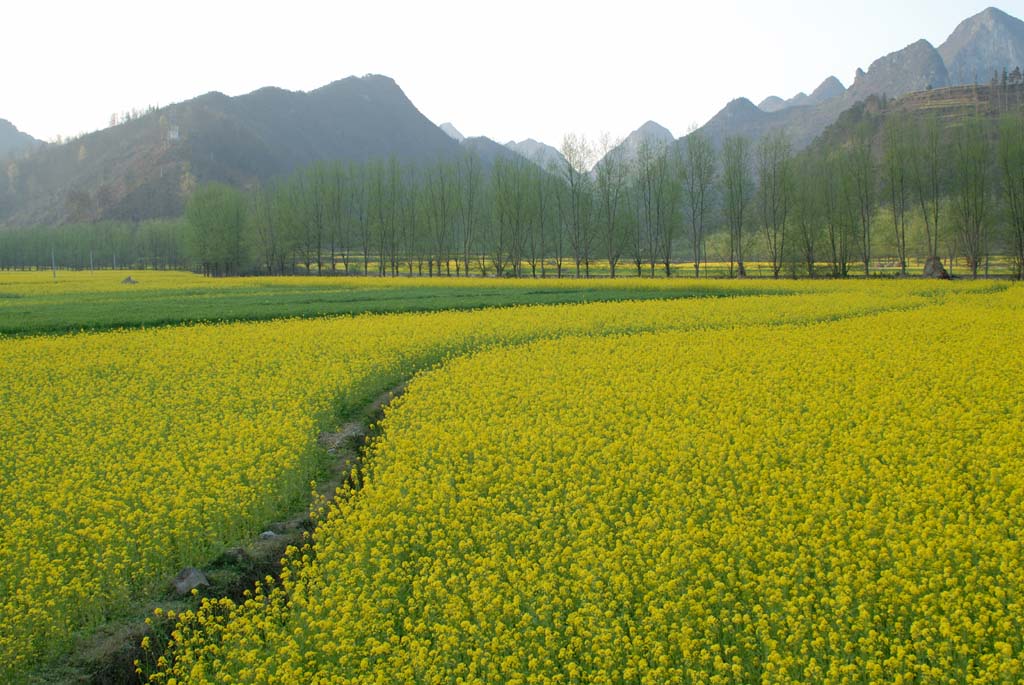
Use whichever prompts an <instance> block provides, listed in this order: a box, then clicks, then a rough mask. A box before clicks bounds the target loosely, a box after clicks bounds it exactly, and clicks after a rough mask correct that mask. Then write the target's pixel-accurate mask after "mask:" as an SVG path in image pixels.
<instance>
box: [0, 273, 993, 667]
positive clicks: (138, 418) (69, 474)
mask: <svg viewBox="0 0 1024 685" xmlns="http://www.w3.org/2000/svg"><path fill="white" fill-rule="evenodd" d="M168 278H170V279H172V280H173V279H174V278H175V277H171V276H169V277H168ZM83 287H85V286H83ZM804 289H805V290H808V294H802V295H776V296H758V297H733V298H725V299H699V300H698V299H691V300H679V301H648V302H644V303H600V304H589V305H566V306H546V307H517V308H509V309H499V310H482V311H472V312H440V313H430V314H401V315H366V316H358V317H340V318H322V319H312V320H283V321H272V322H264V323H235V324H221V325H196V326H187V327H168V328H160V329H152V330H122V331H112V332H105V333H90V334H78V335H66V336H41V337H25V338H15V339H6V340H0V501H2V502H3V507H2V508H0V681H9V680H11V679H12V678H13V674H17V673H22V672H24V670H25V669H27V668H29V667H31V666H32V665H34V664H38V663H39V662H40V660H42V659H45V658H47V657H48V656H51V655H53V654H55V653H59V652H61V651H64V650H66V649H67V648H68V645H69V644H70V640H71V638H72V637H73V636H74V635H75V634H76V633H80V632H82V631H87V630H89V629H90V628H92V627H94V626H96V625H99V624H101V623H103V622H104V621H107V620H109V619H110V618H112V617H117V616H118V615H119V613H120V612H121V611H122V610H123V607H124V606H125V604H126V603H130V602H132V601H133V600H136V599H139V598H145V597H152V596H153V595H154V593H158V592H160V591H162V590H163V588H165V587H166V586H167V584H168V581H169V579H170V578H171V577H172V576H173V575H174V574H175V573H176V572H177V571H178V570H179V569H181V568H182V567H183V566H185V565H201V564H203V563H204V562H207V561H209V560H210V559H212V558H214V557H215V556H217V555H218V554H219V553H220V552H222V551H223V550H224V549H225V548H226V547H228V546H231V545H234V544H238V543H239V542H243V541H245V540H247V539H251V536H252V535H254V534H255V533H257V532H258V531H259V530H261V526H264V525H266V524H267V523H268V522H270V521H273V520H275V517H278V516H281V515H282V514H283V513H286V512H288V511H294V510H296V509H299V508H301V507H302V506H303V505H304V503H305V502H306V501H307V500H308V497H309V492H310V480H311V478H312V477H313V476H314V474H315V473H316V471H317V467H318V462H319V460H320V455H318V453H317V452H316V450H315V449H314V445H315V438H316V434H317V431H318V430H319V429H321V428H323V427H327V426H330V422H331V417H332V415H333V412H334V411H335V410H336V409H337V408H338V407H353V406H359V405H360V404H361V403H363V402H365V401H367V400H368V399H369V398H372V397H373V396H375V395H376V394H378V393H379V392H381V391H382V390H384V389H386V388H388V387H391V386H392V385H393V384H395V383H396V382H398V381H400V380H402V379H404V378H407V377H408V376H410V375H411V374H413V373H414V372H415V371H417V370H419V369H423V368H426V367H430V366H431V365H433V364H436V363H438V362H441V361H442V360H444V359H446V358H451V357H455V356H458V355H461V354H464V353H467V352H472V351H474V350H479V349H481V348H485V347H488V346H492V345H496V344H497V345H510V344H517V343H523V342H526V341H530V340H535V339H538V338H555V337H561V336H585V337H586V336H599V335H607V334H615V333H630V332H639V331H657V330H675V329H713V328H729V329H730V330H735V331H742V330H743V329H745V328H746V327H751V326H757V325H762V324H793V323H802V322H812V321H819V320H826V319H831V318H841V317H848V316H854V315H859V314H865V313H868V312H876V311H883V310H893V309H901V310H912V309H915V308H919V307H922V306H928V305H929V304H930V303H932V302H935V301H937V300H938V299H944V298H946V297H947V295H948V297H953V298H954V299H955V298H957V297H965V298H977V299H985V298H988V297H992V296H991V295H982V294H976V295H955V294H953V292H954V291H953V290H952V289H949V288H946V287H941V288H938V289H937V288H936V286H934V285H927V286H925V285H913V284H875V285H870V286H858V287H854V288H840V287H835V286H831V285H829V286H825V285H815V286H813V288H812V287H810V286H808V287H805V288H804ZM815 290H818V291H820V292H814V291H815ZM961 290H963V291H964V292H971V291H972V290H973V289H972V288H962V289H961ZM737 334H739V333H730V334H728V335H727V336H726V337H729V336H731V335H737ZM576 344H577V343H576V342H573V343H571V345H576ZM561 371H562V372H565V373H571V372H572V369H571V365H569V367H567V368H564V369H561ZM502 373H503V372H502ZM498 375H500V374H498ZM622 382H623V378H622V377H621V376H620V375H618V372H615V371H614V369H609V383H610V384H613V385H618V384H621V383H622ZM538 399H539V398H538ZM495 430H496V431H498V432H499V433H500V432H502V431H504V430H505V429H504V428H503V427H502V426H501V425H500V424H498V425H497V426H496V427H495ZM624 474H625V472H624ZM445 477H447V476H445ZM371 492H372V489H371V490H370V491H368V492H367V500H369V499H370V498H369V495H370V493H371ZM385 528H386V526H385Z"/></svg>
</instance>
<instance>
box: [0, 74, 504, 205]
mask: <svg viewBox="0 0 1024 685" xmlns="http://www.w3.org/2000/svg"><path fill="white" fill-rule="evenodd" d="M499 147H500V146H499ZM459 150H460V148H459V144H458V143H457V142H455V141H454V140H452V139H451V138H449V137H448V136H447V135H446V134H445V133H444V132H443V131H441V129H439V128H438V127H437V126H435V125H434V124H433V123H431V122H430V121H429V120H428V119H427V118H426V117H425V116H423V115H422V114H421V113H420V112H419V111H418V110H417V109H416V107H415V106H414V105H413V104H412V102H410V101H409V99H408V98H407V97H406V96H405V93H403V92H402V90H401V88H399V87H398V85H397V84H396V83H395V82H394V81H393V80H391V79H390V78H388V77H386V76H373V75H371V76H365V77H362V78H356V77H350V78H346V79H343V80H341V81H336V82H334V83H331V84H329V85H326V86H324V87H322V88H318V89H316V90H313V91H310V92H308V93H306V92H291V91H286V90H282V89H280V88H262V89H260V90H257V91H255V92H252V93H249V94H247V95H241V96H238V97H228V96H226V95H224V94H222V93H216V92H213V93H207V94H206V95H202V96H200V97H197V98H194V99H192V100H188V101H186V102H182V103H179V104H175V105H170V106H168V107H164V108H162V109H160V110H157V111H155V112H152V113H150V114H147V115H144V116H142V117H139V118H137V119H133V120H131V121H128V122H125V123H122V124H120V125H118V126H114V127H111V128H108V129H105V130H102V131H97V132H95V133H91V134H88V135H85V136H83V137H81V138H78V139H76V140H74V141H72V142H70V143H66V144H64V145H52V146H47V147H46V148H44V149H42V150H40V151H38V152H37V153H35V154H33V155H31V156H30V157H28V158H26V159H23V160H20V161H18V163H17V165H16V168H15V169H14V176H13V177H10V174H9V179H8V181H9V182H8V183H6V184H0V221H5V220H6V221H7V222H8V223H14V222H17V223H30V222H31V223H35V222H61V221H78V220H93V219H127V220H135V219H144V218H149V217H155V216H175V215H179V214H180V213H181V211H182V209H183V207H184V204H185V199H186V197H187V195H188V193H189V191H190V189H191V188H192V187H194V185H195V184H196V183H199V182H204V181H223V182H226V183H230V184H233V185H237V186H247V185H250V184H253V183H256V182H262V181H266V180H268V179H271V178H273V177H275V176H279V175H282V174H286V173H288V172H290V171H292V170H293V169H296V168H299V167H302V166H305V165H308V164H310V163H312V162H314V161H317V160H344V161H364V160H369V159H379V158H387V157H391V156H393V157H395V158H397V159H398V160H400V161H402V162H430V161H434V160H436V159H439V158H454V157H455V156H457V155H459V154H460V152H459Z"/></svg>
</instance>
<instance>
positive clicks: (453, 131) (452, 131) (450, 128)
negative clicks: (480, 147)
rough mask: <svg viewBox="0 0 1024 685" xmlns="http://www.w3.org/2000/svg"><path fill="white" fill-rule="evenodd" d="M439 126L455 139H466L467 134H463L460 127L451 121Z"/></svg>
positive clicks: (460, 140)
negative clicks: (456, 126)
mask: <svg viewBox="0 0 1024 685" xmlns="http://www.w3.org/2000/svg"><path fill="white" fill-rule="evenodd" d="M438 128H439V129H441V130H442V131H444V132H445V133H447V134H448V135H449V136H450V137H451V138H452V139H453V140H457V141H459V142H460V143H461V142H462V141H464V140H465V139H466V136H464V135H462V134H461V133H460V132H459V129H457V128H455V125H454V124H453V123H452V122H450V121H446V122H444V123H443V124H441V125H440V126H438Z"/></svg>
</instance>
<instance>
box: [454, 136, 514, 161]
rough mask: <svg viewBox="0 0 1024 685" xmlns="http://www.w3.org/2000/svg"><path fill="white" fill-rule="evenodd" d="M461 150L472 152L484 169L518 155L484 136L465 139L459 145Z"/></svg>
mask: <svg viewBox="0 0 1024 685" xmlns="http://www.w3.org/2000/svg"><path fill="white" fill-rule="evenodd" d="M459 144H460V145H461V146H462V149H464V150H469V151H471V152H473V153H474V154H475V155H476V156H477V157H479V158H480V163H481V164H482V165H483V166H484V167H485V168H486V167H490V166H493V165H494V162H495V161H497V160H499V159H512V158H516V157H520V155H519V154H518V153H517V152H516V151H514V150H510V149H508V148H507V147H505V146H504V145H502V144H501V143H496V142H494V141H493V140H491V139H490V138H488V137H486V136H474V137H472V138H465V139H463V140H462V142H461V143H459Z"/></svg>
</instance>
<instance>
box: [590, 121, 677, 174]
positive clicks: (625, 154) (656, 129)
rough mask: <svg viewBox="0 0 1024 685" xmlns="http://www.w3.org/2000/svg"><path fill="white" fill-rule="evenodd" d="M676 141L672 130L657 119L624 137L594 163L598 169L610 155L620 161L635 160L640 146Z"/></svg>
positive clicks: (662, 144)
mask: <svg viewBox="0 0 1024 685" xmlns="http://www.w3.org/2000/svg"><path fill="white" fill-rule="evenodd" d="M673 142H675V136H673V135H672V131H669V130H668V129H667V128H665V127H664V126H662V125H661V124H659V123H657V122H655V121H648V122H646V123H645V124H644V125H643V126H641V127H640V128H638V129H637V130H635V131H633V132H632V133H630V134H629V135H628V136H626V137H625V138H623V139H622V142H621V143H619V144H618V145H616V146H615V147H614V148H612V149H611V150H610V151H609V152H608V154H607V155H605V156H604V157H602V158H601V159H599V160H598V161H597V164H595V165H594V168H595V169H596V168H597V167H598V166H600V164H601V162H603V161H604V160H605V159H606V158H608V157H615V158H617V159H619V160H620V161H625V162H630V163H631V162H633V161H635V160H636V159H637V156H638V154H639V151H640V147H641V146H642V145H644V144H647V145H649V146H651V147H654V148H657V147H662V146H666V145H671V144H672V143H673Z"/></svg>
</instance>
